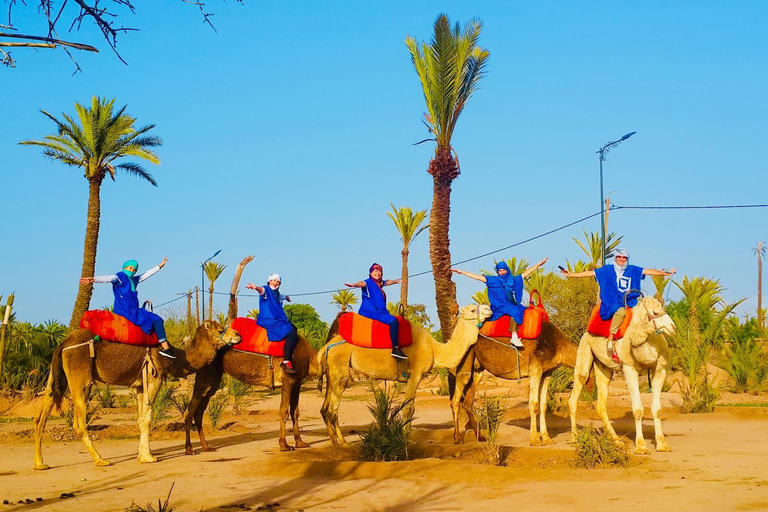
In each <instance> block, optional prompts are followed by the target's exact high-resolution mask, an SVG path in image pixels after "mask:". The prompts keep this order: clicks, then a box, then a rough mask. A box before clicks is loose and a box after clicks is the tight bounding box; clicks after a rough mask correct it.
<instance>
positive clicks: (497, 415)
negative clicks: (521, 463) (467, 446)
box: [472, 394, 509, 466]
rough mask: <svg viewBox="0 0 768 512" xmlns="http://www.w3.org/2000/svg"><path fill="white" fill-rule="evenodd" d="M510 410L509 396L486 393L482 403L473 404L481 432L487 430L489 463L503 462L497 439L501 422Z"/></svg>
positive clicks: (486, 454)
mask: <svg viewBox="0 0 768 512" xmlns="http://www.w3.org/2000/svg"><path fill="white" fill-rule="evenodd" d="M508 410H509V405H508V401H507V397H501V396H488V395H485V394H484V395H483V396H481V397H480V405H478V406H475V405H474V404H473V405H472V411H473V412H474V415H475V418H476V419H477V426H478V428H480V431H481V432H485V442H484V443H483V451H484V452H485V460H486V462H487V463H488V464H492V465H494V466H498V465H499V464H500V462H501V459H500V456H499V446H498V444H497V443H496V439H497V436H498V433H499V427H500V426H501V422H502V421H503V420H504V415H505V414H506V413H507V411H508Z"/></svg>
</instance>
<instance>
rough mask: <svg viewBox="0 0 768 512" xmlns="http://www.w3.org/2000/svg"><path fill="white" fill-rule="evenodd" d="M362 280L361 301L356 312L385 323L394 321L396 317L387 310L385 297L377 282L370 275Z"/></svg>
mask: <svg viewBox="0 0 768 512" xmlns="http://www.w3.org/2000/svg"><path fill="white" fill-rule="evenodd" d="M364 282H365V288H363V303H362V304H361V305H360V309H359V310H357V312H358V314H360V315H363V316H364V317H366V318H372V319H373V320H378V321H379V322H384V323H385V324H391V323H392V322H395V321H396V320H397V319H396V318H395V317H394V316H392V315H390V314H389V311H387V297H386V295H384V292H383V291H382V289H381V288H380V287H379V285H378V283H376V281H374V280H373V278H370V277H369V278H368V279H366V280H365V281H364Z"/></svg>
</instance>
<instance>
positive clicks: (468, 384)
mask: <svg viewBox="0 0 768 512" xmlns="http://www.w3.org/2000/svg"><path fill="white" fill-rule="evenodd" d="M521 341H522V343H523V345H524V346H525V348H524V349H522V350H520V352H517V351H516V350H515V349H514V348H513V347H512V346H510V344H509V338H506V339H505V338H489V337H486V336H483V335H480V336H479V338H478V340H477V343H476V344H475V345H474V346H473V347H471V348H470V349H469V351H468V352H467V356H466V357H465V358H464V360H463V361H462V362H461V364H460V365H459V367H458V368H457V371H456V374H455V378H456V385H455V386H451V411H452V413H453V440H454V442H455V443H456V444H461V443H463V442H464V435H465V434H466V430H462V429H461V427H460V417H461V416H460V415H461V409H462V405H463V406H464V407H463V409H464V410H466V412H467V415H468V417H469V422H470V425H471V426H472V428H473V430H474V431H475V436H476V437H477V439H478V440H481V437H480V432H479V429H478V425H477V422H476V421H475V417H474V414H473V413H472V401H473V399H474V395H475V388H476V386H477V383H478V381H479V377H480V373H482V371H483V370H487V371H489V372H490V373H491V374H492V375H495V376H496V377H501V378H502V379H508V380H511V379H519V378H522V377H530V385H529V389H530V392H529V397H528V410H529V411H530V414H531V429H530V431H531V446H542V445H546V444H553V443H554V442H555V441H554V440H553V439H551V438H550V437H549V434H548V432H547V422H546V412H547V406H546V404H547V389H548V388H549V379H550V377H551V375H552V372H553V371H554V370H555V369H556V368H558V367H559V366H561V365H565V366H568V367H570V368H573V367H574V366H575V364H576V345H575V344H574V343H573V342H571V341H570V340H569V339H568V338H566V337H565V335H564V334H563V333H562V332H561V331H560V329H558V328H557V327H556V326H555V325H554V324H553V323H551V322H548V321H545V322H544V323H543V324H542V326H541V334H540V335H539V337H538V338H537V339H535V340H527V339H522V340H521ZM537 416H539V422H540V423H541V428H540V429H539V428H538V425H537Z"/></svg>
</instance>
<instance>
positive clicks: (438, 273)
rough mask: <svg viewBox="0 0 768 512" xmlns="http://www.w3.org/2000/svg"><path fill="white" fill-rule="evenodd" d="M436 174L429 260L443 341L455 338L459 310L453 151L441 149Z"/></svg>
mask: <svg viewBox="0 0 768 512" xmlns="http://www.w3.org/2000/svg"><path fill="white" fill-rule="evenodd" d="M428 172H429V173H430V174H432V180H433V188H432V212H431V213H430V216H429V259H430V260H431V262H432V276H433V277H434V279H435V303H436V305H437V316H438V319H439V320H440V330H441V331H442V334H443V339H444V340H447V339H450V338H451V335H452V334H453V328H454V326H455V324H456V315H457V314H458V313H459V306H458V304H457V303H456V283H454V282H453V281H452V279H451V277H452V274H451V249H450V239H449V238H448V228H449V227H450V214H451V182H452V181H453V179H454V178H455V177H456V175H458V170H457V169H456V162H455V161H454V159H453V157H452V156H451V152H450V149H447V148H438V149H437V154H436V155H435V158H434V159H433V160H432V161H431V162H430V165H429V171H428Z"/></svg>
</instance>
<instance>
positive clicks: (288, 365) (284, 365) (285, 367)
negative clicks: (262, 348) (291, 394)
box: [280, 361, 296, 375]
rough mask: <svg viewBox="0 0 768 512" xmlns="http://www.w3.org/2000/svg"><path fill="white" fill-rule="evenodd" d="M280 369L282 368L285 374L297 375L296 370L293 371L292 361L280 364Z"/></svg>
mask: <svg viewBox="0 0 768 512" xmlns="http://www.w3.org/2000/svg"><path fill="white" fill-rule="evenodd" d="M280 368H282V369H283V371H285V373H290V374H291V375H294V374H296V370H294V369H293V365H292V364H291V362H290V361H283V362H282V363H280Z"/></svg>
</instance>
